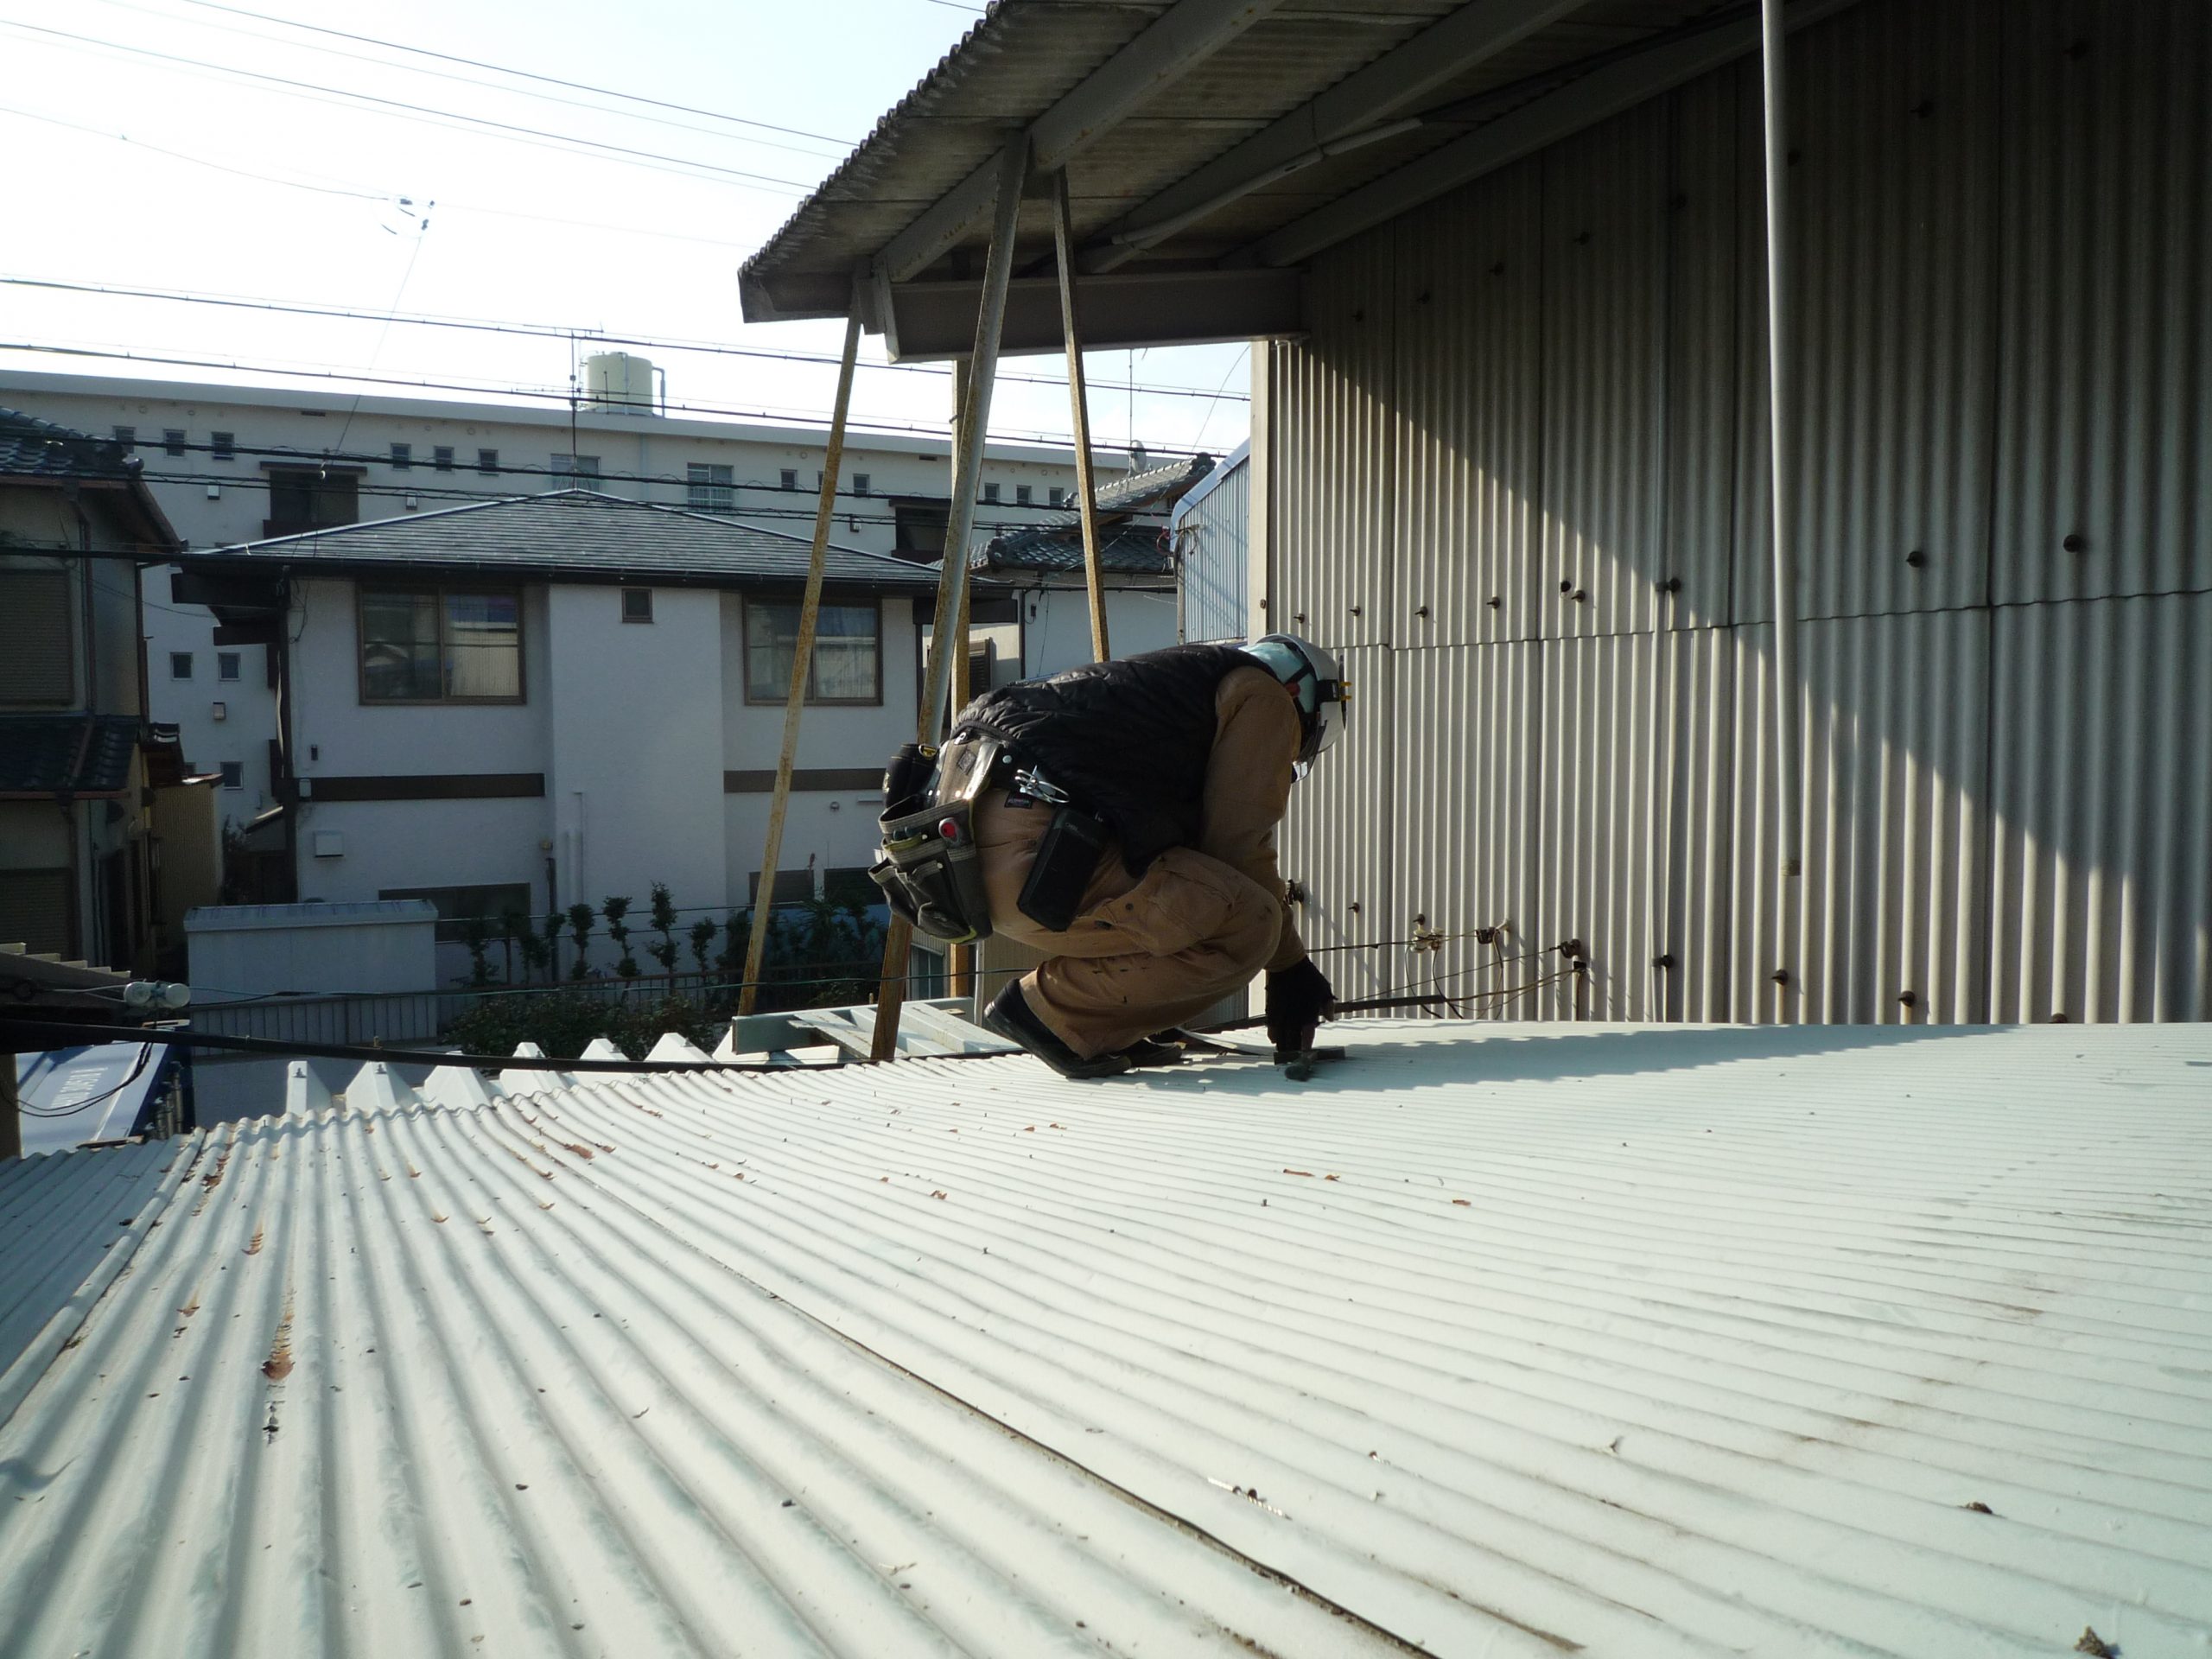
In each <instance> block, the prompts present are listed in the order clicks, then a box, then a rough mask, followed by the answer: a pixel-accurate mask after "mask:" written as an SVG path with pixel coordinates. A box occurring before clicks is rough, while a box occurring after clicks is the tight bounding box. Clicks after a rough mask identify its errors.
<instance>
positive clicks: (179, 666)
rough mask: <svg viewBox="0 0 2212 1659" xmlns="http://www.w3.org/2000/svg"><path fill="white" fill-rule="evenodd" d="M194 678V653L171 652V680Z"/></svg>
mask: <svg viewBox="0 0 2212 1659" xmlns="http://www.w3.org/2000/svg"><path fill="white" fill-rule="evenodd" d="M191 677H192V653H191V652H188V651H173V652H169V678H171V679H173V680H188V679H190V678H191Z"/></svg>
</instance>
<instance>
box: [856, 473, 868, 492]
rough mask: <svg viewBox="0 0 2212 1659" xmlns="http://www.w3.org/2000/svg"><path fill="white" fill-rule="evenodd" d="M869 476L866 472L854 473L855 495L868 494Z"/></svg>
mask: <svg viewBox="0 0 2212 1659" xmlns="http://www.w3.org/2000/svg"><path fill="white" fill-rule="evenodd" d="M853 493H854V494H855V495H866V494H867V493H868V474H866V473H855V474H853Z"/></svg>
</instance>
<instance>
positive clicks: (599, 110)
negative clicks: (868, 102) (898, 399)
mask: <svg viewBox="0 0 2212 1659" xmlns="http://www.w3.org/2000/svg"><path fill="white" fill-rule="evenodd" d="M101 3H103V4H105V5H110V6H113V7H116V8H117V9H118V10H123V11H135V12H137V14H138V15H139V16H142V17H158V18H161V19H162V21H163V22H174V23H194V24H197V25H199V26H200V28H202V29H221V30H222V31H223V32H224V33H225V34H227V35H238V36H240V37H241V38H243V39H245V40H249V41H267V42H268V43H269V44H270V45H272V46H277V47H280V48H281V47H289V48H292V49H294V50H296V51H301V52H320V53H322V54H326V55H327V56H330V57H336V58H343V59H345V60H346V61H348V62H350V63H357V64H370V65H373V66H375V67H378V68H384V69H393V70H397V71H398V72H399V73H403V74H413V75H431V76H435V78H436V79H440V80H450V81H454V82H456V83H458V84H459V85H461V86H480V87H483V88H485V89H486V90H487V91H490V92H505V93H506V94H508V95H509V96H511V97H514V98H535V99H542V100H543V101H544V102H546V103H549V104H560V105H566V106H567V107H568V108H569V109H574V110H589V111H593V112H594V113H595V114H599V115H611V116H613V117H615V118H618V119H620V120H624V121H648V122H651V123H652V124H653V125H655V126H660V127H670V128H672V129H674V130H676V131H677V132H696V133H700V134H703V135H704V136H705V137H709V138H727V139H730V140H733V141H734V142H736V143H743V144H760V145H763V146H765V147H766V148H767V149H781V150H787V151H789V152H790V153H791V154H792V155H794V156H806V157H808V158H809V159H810V160H812V161H817V162H819V161H835V160H836V159H837V157H836V156H834V155H833V156H824V155H823V153H822V152H821V151H820V150H818V149H800V148H799V147H798V145H797V144H785V143H777V142H776V140H774V139H772V138H755V137H751V136H750V135H749V134H747V133H742V132H717V131H716V130H715V129H714V128H712V127H702V126H697V125H695V124H693V123H691V122H689V121H671V120H670V119H669V118H667V117H666V116H664V115H645V114H642V113H639V112H637V111H630V110H616V109H609V108H608V107H607V105H604V104H591V103H587V102H586V101H585V100H584V99H580V98H563V97H562V96H561V95H560V94H559V93H558V92H532V91H531V89H530V88H528V87H526V86H501V85H500V84H499V82H498V81H496V80H484V79H479V78H478V77H476V76H474V75H456V74H454V73H453V72H452V71H451V70H448V69H430V68H426V67H423V66H422V65H420V64H411V63H391V62H387V61H385V60H380V59H377V58H368V57H364V56H362V55H361V54H359V53H358V52H353V51H350V50H348V49H347V48H343V47H335V46H318V45H316V44H315V42H314V41H287V40H285V39H284V38H283V36H282V35H266V34H264V33H262V32H261V31H260V30H258V29H240V28H239V27H238V25H237V24H235V23H219V22H214V21H213V19H210V18H199V17H179V16H175V14H174V13H171V12H166V11H157V10H154V9H153V8H151V7H149V6H141V5H135V4H133V3H132V0H101ZM186 3H188V4H191V3H194V0H186ZM212 10H223V11H228V10H232V8H230V7H227V6H222V7H214V8H212ZM238 15H239V16H259V14H257V13H251V12H245V13H240V14H238ZM263 21H264V22H283V21H284V20H283V19H282V18H274V17H272V18H265V19H263ZM291 27H293V28H296V29H314V32H315V33H317V34H322V33H325V32H328V33H332V34H335V33H337V31H335V30H330V31H325V30H322V29H315V26H314V25H312V24H308V23H296V24H292V25H291ZM341 38H343V39H346V40H352V41H362V42H364V43H365V44H368V45H372V46H387V45H388V44H389V43H388V42H385V41H370V40H369V39H368V37H366V36H365V35H343V36H341ZM391 49H393V50H397V51H402V52H408V51H415V50H417V49H418V48H412V47H397V48H391ZM425 55H427V56H433V57H435V56H441V55H442V54H436V53H429V54H425ZM457 61H469V60H457ZM476 67H480V68H486V69H492V70H494V71H497V72H498V73H504V74H513V73H520V72H519V71H515V70H507V69H503V68H501V67H500V66H499V65H497V64H480V65H477V66H476ZM564 84H565V83H564ZM602 96H607V97H621V96H624V95H623V94H620V93H606V94H602ZM645 101H648V102H649V101H651V100H645ZM717 119H720V120H725V121H734V122H739V123H741V124H743V125H747V126H760V127H762V128H764V129H766V123H763V122H747V121H744V120H743V118H741V117H738V116H720V117H717ZM770 130H775V131H784V130H785V129H783V128H775V129H770ZM796 136H798V137H807V138H812V137H814V135H812V134H799V135H796ZM820 142H823V143H833V144H834V143H839V142H840V141H838V140H836V139H834V138H825V139H823V140H821V141H820Z"/></svg>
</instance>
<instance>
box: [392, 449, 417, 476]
mask: <svg viewBox="0 0 2212 1659" xmlns="http://www.w3.org/2000/svg"><path fill="white" fill-rule="evenodd" d="M414 464H415V446H414V445H413V444H411V443H395V444H393V445H392V446H391V470H392V471H393V472H395V473H404V472H405V471H406V470H407V469H408V468H409V467H412V466H413V465H414Z"/></svg>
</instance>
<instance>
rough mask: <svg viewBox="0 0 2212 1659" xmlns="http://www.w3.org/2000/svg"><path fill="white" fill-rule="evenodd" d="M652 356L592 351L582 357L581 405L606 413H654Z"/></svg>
mask: <svg viewBox="0 0 2212 1659" xmlns="http://www.w3.org/2000/svg"><path fill="white" fill-rule="evenodd" d="M654 372H655V371H654V369H653V365H652V360H651V359H647V358H642V357H634V356H632V354H631V353H628V352H594V353H592V354H591V355H590V356H589V357H588V358H586V359H584V407H585V408H586V409H589V410H598V411H599V412H600V413H601V414H607V415H657V414H658V413H660V406H661V400H660V399H659V398H658V397H655V396H654V395H653V374H654Z"/></svg>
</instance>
